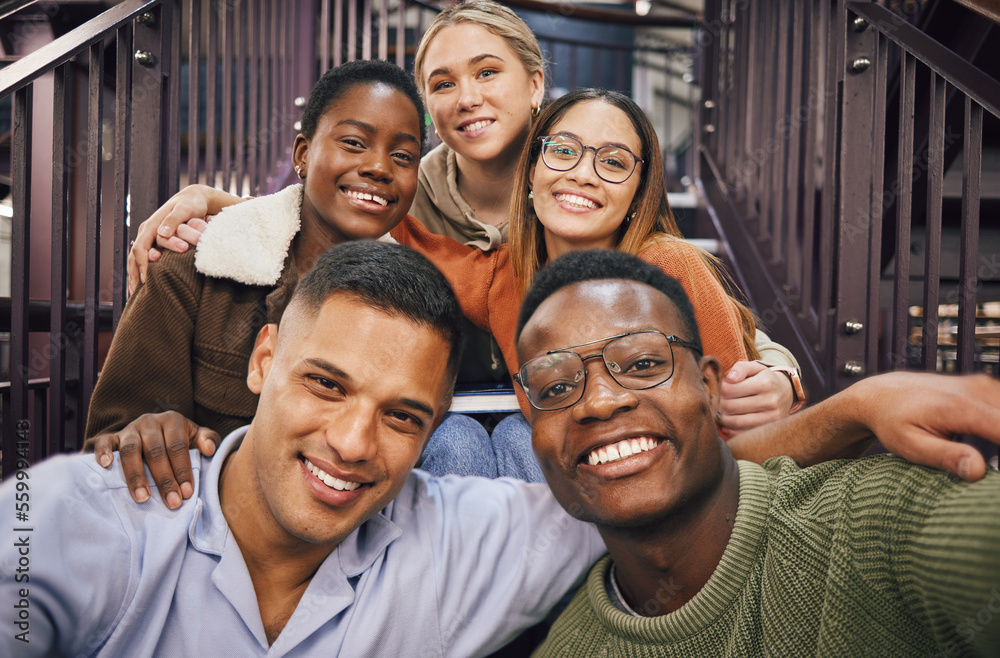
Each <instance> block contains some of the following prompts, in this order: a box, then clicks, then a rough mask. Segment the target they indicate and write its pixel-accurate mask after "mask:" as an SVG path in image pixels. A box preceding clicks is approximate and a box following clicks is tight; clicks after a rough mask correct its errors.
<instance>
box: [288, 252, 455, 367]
mask: <svg viewBox="0 0 1000 658" xmlns="http://www.w3.org/2000/svg"><path fill="white" fill-rule="evenodd" d="M335 293H346V294H350V295H353V296H354V297H355V298H357V299H358V301H360V302H362V303H364V304H367V305H369V306H371V307H372V308H375V309H378V310H380V311H382V312H383V313H386V314H387V315H392V316H396V317H402V318H406V319H408V320H411V321H413V322H414V323H415V324H418V325H424V326H427V327H430V328H432V329H434V330H435V331H437V332H438V333H439V334H440V335H441V336H442V337H443V338H444V339H445V340H446V341H447V342H448V345H449V346H450V350H449V354H448V372H449V373H450V375H451V376H452V381H454V377H455V374H456V373H457V372H458V364H459V363H460V362H461V358H462V347H463V343H464V340H465V337H464V335H463V332H462V326H463V324H464V316H463V315H462V311H461V309H460V308H459V305H458V300H457V299H456V298H455V293H454V292H453V291H452V289H451V286H450V285H448V281H447V280H446V279H445V278H444V275H443V274H441V272H439V271H438V270H437V269H436V268H435V267H434V266H433V265H431V263H430V261H429V260H427V259H426V258H424V257H423V256H421V255H420V254H418V253H417V252H415V251H413V250H412V249H410V248H408V247H404V246H402V245H399V244H396V243H393V242H378V241H375V240H354V241H350V242H344V243H341V244H337V245H334V246H332V247H330V248H329V249H327V251H326V253H324V254H323V255H322V256H320V257H319V260H317V261H316V265H314V266H313V268H312V270H310V271H309V273H308V274H306V275H305V276H304V277H303V278H302V281H300V282H299V285H298V287H296V289H295V294H294V295H293V296H292V299H291V301H290V302H289V306H291V305H292V304H296V303H299V304H304V305H305V307H306V309H308V310H309V311H311V312H313V313H315V312H318V311H319V309H320V307H321V306H322V305H323V303H324V302H325V301H326V300H327V298H328V297H329V296H330V295H333V294H335ZM344 338H345V339H346V338H347V337H344Z"/></svg>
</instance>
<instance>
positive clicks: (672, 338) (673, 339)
mask: <svg viewBox="0 0 1000 658" xmlns="http://www.w3.org/2000/svg"><path fill="white" fill-rule="evenodd" d="M636 334H660V335H661V336H663V337H664V338H666V339H667V345H668V346H669V347H670V374H669V375H667V377H666V378H665V379H663V380H661V381H658V382H656V383H655V384H650V385H649V386H640V387H638V388H632V387H631V386H626V385H625V384H622V383H621V382H620V381H618V378H617V377H615V373H614V372H612V370H611V366H609V365H608V360H607V358H606V357H605V356H604V350H606V349H608V345H610V344H611V343H613V342H614V341H616V340H618V339H619V338H625V337H626V336H634V335H636ZM605 341H607V342H606V344H605V345H604V347H602V348H601V351H600V352H598V353H596V354H591V355H589V356H580V353H579V352H574V351H573V350H574V349H576V348H578V347H586V346H587V345H593V344H595V343H603V342H605ZM675 343H676V344H677V345H679V346H680V347H686V348H688V349H689V350H691V351H692V352H695V353H697V354H702V349H701V347H699V346H698V345H695V344H694V343H692V342H689V341H686V340H684V339H683V338H681V337H680V336H678V335H677V334H670V335H669V336H668V335H666V334H665V333H663V332H662V331H660V330H658V329H643V330H642V331H629V332H626V333H624V334H618V335H617V336H608V337H607V338H598V339H597V340H591V341H588V342H586V343H580V344H579V345H570V346H568V347H563V348H561V349H558V350H549V351H548V352H546V353H545V354H539V355H538V356H536V357H533V358H531V359H528V361H526V362H525V363H524V364H523V365H522V366H521V367H520V369H518V371H517V372H515V373H514V374H513V375H512V376H511V379H513V380H514V381H515V382H517V385H518V386H520V387H521V390H523V391H524V397H526V398H528V404H530V405H531V406H532V407H533V408H535V409H537V410H539V411H560V410H562V409H569V408H570V407H572V406H573V405H575V404H577V403H578V402H579V401H580V400H582V399H583V396H584V394H585V393H586V392H587V361H588V360H589V359H594V358H597V357H598V356H599V357H601V362H602V363H604V369H605V370H607V371H608V374H609V375H611V379H613V380H615V383H616V384H618V385H619V386H621V387H622V388H624V389H626V390H628V391H645V390H647V389H650V388H655V387H657V386H659V385H660V384H663V383H665V382H668V381H670V378H671V377H673V376H674V366H675V364H676V363H677V361H676V360H675V359H674V344H675ZM561 352H569V353H570V354H574V355H576V356H577V357H578V358H579V359H580V361H581V362H582V363H583V386H581V387H580V397H578V398H577V399H576V400H574V401H573V402H570V403H569V404H567V405H565V406H562V407H539V406H538V405H537V404H535V403H534V401H533V400H532V399H531V393H530V392H529V391H528V387H527V385H525V383H524V381H523V377H522V376H521V373H522V372H524V369H525V368H527V367H528V364H529V363H531V362H532V361H534V360H535V359H540V358H542V357H543V356H549V355H551V354H559V353H561Z"/></svg>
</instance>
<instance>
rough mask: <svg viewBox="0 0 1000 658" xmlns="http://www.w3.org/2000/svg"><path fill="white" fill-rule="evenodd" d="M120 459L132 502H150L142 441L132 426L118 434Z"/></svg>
mask: <svg viewBox="0 0 1000 658" xmlns="http://www.w3.org/2000/svg"><path fill="white" fill-rule="evenodd" d="M118 458H119V459H120V460H121V463H122V471H124V473H125V484H126V486H128V490H129V491H130V492H131V493H132V500H134V501H135V502H137V503H140V504H141V503H144V502H146V501H147V500H149V482H148V481H147V480H146V469H145V468H143V466H142V439H141V437H140V436H139V432H138V431H136V429H135V427H134V426H133V425H132V424H129V425H127V426H126V427H125V428H124V429H123V430H122V431H121V432H119V433H118Z"/></svg>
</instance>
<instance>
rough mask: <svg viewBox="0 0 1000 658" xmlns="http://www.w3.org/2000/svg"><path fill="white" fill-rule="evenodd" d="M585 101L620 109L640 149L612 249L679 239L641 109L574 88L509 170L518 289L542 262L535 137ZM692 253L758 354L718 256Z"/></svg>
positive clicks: (632, 249) (639, 248)
mask: <svg viewBox="0 0 1000 658" xmlns="http://www.w3.org/2000/svg"><path fill="white" fill-rule="evenodd" d="M587 101H601V102H604V103H608V104H609V105H613V106H614V107H617V108H618V109H619V110H621V111H622V112H624V113H625V116H627V117H628V118H629V120H630V121H631V122H632V127H633V128H635V132H636V134H637V135H638V136H639V141H640V142H641V143H642V149H641V151H642V152H641V153H640V154H639V157H641V158H642V166H641V167H640V168H639V176H640V179H639V187H638V189H637V190H636V192H635V196H634V197H633V199H632V204H631V206H630V208H629V209H628V210H627V211H626V214H627V215H631V214H632V213H634V216H633V218H632V219H631V221H629V222H625V221H624V219H625V218H624V217H623V218H622V220H623V221H622V224H621V226H620V227H619V237H618V242H617V244H616V248H617V249H618V250H619V251H625V252H628V253H630V254H636V255H638V254H640V253H641V252H643V251H644V250H646V249H648V248H649V247H651V246H653V245H654V244H656V243H657V242H669V241H674V240H678V241H679V240H682V239H683V237H682V236H681V232H680V229H678V228H677V222H676V221H675V220H674V215H673V213H672V212H671V211H670V204H669V203H668V202H667V192H666V187H665V186H664V184H663V180H662V178H661V176H662V172H663V160H662V156H661V155H660V144H659V140H658V139H657V137H656V130H655V129H654V128H653V124H652V123H651V122H650V121H649V118H648V117H647V116H646V113H645V112H643V111H642V109H641V108H640V107H639V106H638V105H636V104H635V102H634V101H633V100H632V99H631V98H629V97H628V96H625V95H623V94H620V93H618V92H615V91H608V90H606V89H577V90H575V91H571V92H569V93H568V94H566V95H564V96H562V97H560V98H558V99H556V100H554V101H552V103H550V104H549V106H548V107H546V108H545V110H544V111H543V112H542V113H541V115H540V116H539V117H538V119H537V120H536V121H535V123H534V125H533V126H532V128H531V132H530V134H529V136H528V141H527V143H526V144H525V147H524V149H523V150H522V151H521V157H520V160H518V166H517V170H516V172H515V173H514V192H513V198H511V200H510V207H509V210H508V213H509V229H508V230H509V237H510V259H511V265H512V266H513V268H514V274H515V276H516V277H517V282H518V285H519V286H520V288H521V290H522V292H523V291H526V290H527V289H528V287H529V286H530V285H531V282H532V280H533V279H534V278H535V273H536V272H538V270H539V269H541V268H542V267H543V266H544V265H545V263H546V262H547V261H548V253H547V251H546V249H545V233H544V227H543V226H542V223H541V222H540V221H538V216H537V215H535V209H534V206H533V204H531V203H529V201H528V191H529V189H530V185H529V183H530V181H529V180H528V179H529V174H530V171H531V166H532V165H533V164H534V163H536V162H537V161H538V157H539V154H540V152H541V141H540V140H539V138H540V137H542V136H544V135H548V134H549V133H550V132H551V128H552V126H553V125H555V123H556V122H557V121H559V120H560V119H561V118H562V117H563V116H565V114H566V113H567V112H568V111H569V110H570V108H572V107H573V106H574V105H576V104H578V103H584V102H587ZM698 252H699V255H701V257H702V258H703V259H704V260H705V263H706V264H707V265H708V266H709V268H710V269H711V270H712V272H713V273H714V274H715V276H716V278H717V279H718V280H719V282H720V283H721V284H722V286H723V288H725V289H726V290H727V292H729V295H730V297H731V298H732V301H733V304H734V305H735V307H736V310H737V312H738V314H739V316H740V324H741V327H742V330H743V343H744V346H745V348H746V351H747V356H748V357H749V358H750V359H757V358H759V357H760V354H759V352H758V351H757V348H756V346H755V345H754V338H755V336H756V333H757V322H756V319H755V318H754V315H753V313H752V312H751V311H750V309H748V308H747V307H746V306H745V305H744V304H743V303H742V302H740V301H739V300H738V299H737V298H736V296H735V295H734V291H735V286H734V285H733V282H732V279H731V278H730V277H729V274H728V272H727V271H726V269H725V267H724V266H723V264H722V263H721V262H720V261H719V259H717V258H715V257H714V256H712V255H711V254H709V253H708V252H706V251H704V250H701V249H699V250H698Z"/></svg>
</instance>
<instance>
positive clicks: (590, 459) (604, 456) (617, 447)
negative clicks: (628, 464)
mask: <svg viewBox="0 0 1000 658" xmlns="http://www.w3.org/2000/svg"><path fill="white" fill-rule="evenodd" d="M658 445H660V442H659V441H657V440H656V439H648V438H646V437H644V436H643V437H640V438H638V439H625V440H624V441H619V442H618V443H612V444H611V445H606V446H601V447H600V448H596V449H594V450H592V451H591V452H590V454H589V455H587V463H588V464H590V465H591V466H597V465H598V464H607V463H609V462H616V461H619V460H621V459H625V458H626V457H631V456H632V455H638V454H639V453H640V452H647V451H649V450H652V449H653V448H655V447H656V446H658Z"/></svg>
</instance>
